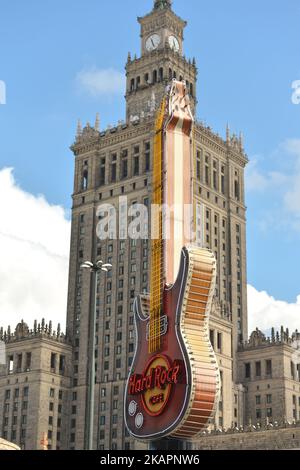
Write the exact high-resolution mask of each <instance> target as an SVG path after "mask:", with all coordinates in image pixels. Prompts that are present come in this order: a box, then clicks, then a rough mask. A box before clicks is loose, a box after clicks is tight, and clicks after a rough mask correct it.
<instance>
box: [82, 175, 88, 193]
mask: <svg viewBox="0 0 300 470" xmlns="http://www.w3.org/2000/svg"><path fill="white" fill-rule="evenodd" d="M88 184H89V173H88V171H87V170H84V172H83V176H82V189H83V191H86V190H87V188H88Z"/></svg>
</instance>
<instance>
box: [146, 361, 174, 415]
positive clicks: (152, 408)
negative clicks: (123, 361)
mask: <svg viewBox="0 0 300 470" xmlns="http://www.w3.org/2000/svg"><path fill="white" fill-rule="evenodd" d="M170 370H172V369H171V365H170V362H169V360H168V359H167V358H166V357H165V356H156V357H154V358H152V359H151V361H150V362H149V363H148V365H147V367H146V369H145V378H146V379H148V380H149V381H151V387H149V388H147V389H146V390H145V391H144V393H143V395H142V401H143V405H144V408H145V411H146V412H147V413H148V414H149V415H150V416H158V415H160V414H161V413H162V412H163V410H164V408H165V406H166V404H167V402H168V399H169V396H170V393H171V389H172V381H171V380H169V376H168V374H169V373H170V372H169V371H170Z"/></svg>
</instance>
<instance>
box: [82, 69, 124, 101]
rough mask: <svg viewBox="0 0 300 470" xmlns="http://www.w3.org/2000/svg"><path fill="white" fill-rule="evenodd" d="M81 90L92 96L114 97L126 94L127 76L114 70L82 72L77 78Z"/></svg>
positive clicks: (86, 70)
mask: <svg viewBox="0 0 300 470" xmlns="http://www.w3.org/2000/svg"><path fill="white" fill-rule="evenodd" d="M76 82H77V83H78V85H79V86H80V88H81V89H83V90H84V91H87V92H88V93H89V94H90V95H92V96H102V95H104V96H105V95H112V94H119V93H124V91H125V74H124V73H122V72H120V71H119V70H115V69H113V68H110V69H97V68H96V67H92V68H90V69H84V70H81V71H80V72H79V73H78V74H77V77H76Z"/></svg>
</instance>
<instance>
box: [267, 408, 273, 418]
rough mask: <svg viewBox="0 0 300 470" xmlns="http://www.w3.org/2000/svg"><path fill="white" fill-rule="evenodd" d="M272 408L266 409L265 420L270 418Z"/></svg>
mask: <svg viewBox="0 0 300 470" xmlns="http://www.w3.org/2000/svg"><path fill="white" fill-rule="evenodd" d="M272 415H273V413H272V408H267V418H272Z"/></svg>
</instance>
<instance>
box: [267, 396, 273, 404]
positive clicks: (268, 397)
mask: <svg viewBox="0 0 300 470" xmlns="http://www.w3.org/2000/svg"><path fill="white" fill-rule="evenodd" d="M267 403H268V404H269V403H272V395H267Z"/></svg>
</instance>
